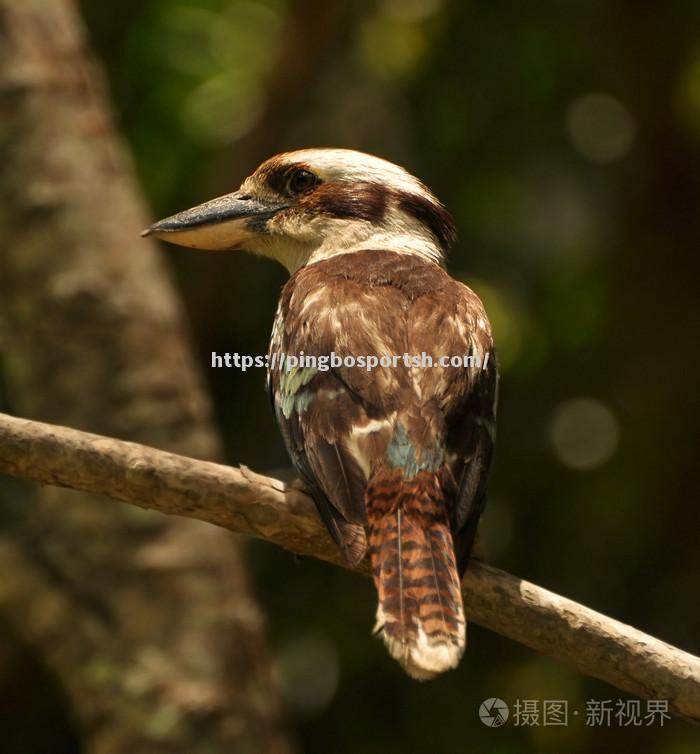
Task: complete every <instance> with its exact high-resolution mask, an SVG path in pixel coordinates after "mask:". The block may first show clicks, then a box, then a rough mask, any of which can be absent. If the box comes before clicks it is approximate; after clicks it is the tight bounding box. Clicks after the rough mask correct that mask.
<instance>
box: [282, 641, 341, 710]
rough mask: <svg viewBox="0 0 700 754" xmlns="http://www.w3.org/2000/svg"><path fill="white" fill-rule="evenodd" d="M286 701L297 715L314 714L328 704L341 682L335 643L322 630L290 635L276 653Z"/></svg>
mask: <svg viewBox="0 0 700 754" xmlns="http://www.w3.org/2000/svg"><path fill="white" fill-rule="evenodd" d="M277 664H278V667H279V670H280V675H281V680H282V692H283V695H284V697H285V701H286V702H287V705H288V706H289V708H290V709H292V710H293V711H294V712H295V713H296V714H297V715H298V716H299V717H304V718H308V717H313V716H314V715H317V714H319V713H320V712H321V711H322V710H323V709H324V708H325V707H327V706H328V704H330V702H331V700H332V699H333V696H334V695H335V692H336V690H337V689H338V683H339V682H340V661H339V659H338V650H337V649H336V647H335V645H334V644H333V643H332V642H331V641H330V640H329V639H328V638H327V637H326V636H323V635H322V634H311V633H310V634H306V635H304V636H300V637H297V638H295V639H292V640H291V641H290V642H289V643H288V644H287V645H286V646H285V647H284V648H283V650H282V651H281V652H280V654H279V655H278V657H277Z"/></svg>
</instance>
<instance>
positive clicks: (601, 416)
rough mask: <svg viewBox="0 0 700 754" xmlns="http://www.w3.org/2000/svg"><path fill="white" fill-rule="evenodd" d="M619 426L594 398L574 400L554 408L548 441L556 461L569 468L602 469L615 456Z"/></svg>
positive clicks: (606, 407) (607, 410)
mask: <svg viewBox="0 0 700 754" xmlns="http://www.w3.org/2000/svg"><path fill="white" fill-rule="evenodd" d="M619 435H620V430H619V424H618V421H617V419H616V417H615V415H614V414H613V412H612V411H611V410H610V409H609V408H608V406H606V405H605V404H604V403H603V402H602V401H599V400H596V399H595V398H574V399H572V400H569V401H565V402H564V403H561V404H560V405H559V406H557V408H556V411H555V412H554V416H553V418H552V421H551V424H550V439H551V443H552V448H553V450H554V453H555V455H556V456H557V458H558V459H559V460H560V461H561V463H563V464H564V465H565V466H568V467H569V468H571V469H577V470H579V471H584V470H588V469H595V468H598V467H599V466H602V465H603V464H604V463H606V462H607V461H609V460H610V458H612V456H613V455H614V453H615V451H616V449H617V445H618V442H619Z"/></svg>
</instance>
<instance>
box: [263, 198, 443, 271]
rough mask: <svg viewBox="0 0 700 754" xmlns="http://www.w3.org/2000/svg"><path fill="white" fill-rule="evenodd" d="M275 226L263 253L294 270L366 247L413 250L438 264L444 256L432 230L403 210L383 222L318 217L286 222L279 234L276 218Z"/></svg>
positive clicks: (370, 248) (369, 248)
mask: <svg viewBox="0 0 700 754" xmlns="http://www.w3.org/2000/svg"><path fill="white" fill-rule="evenodd" d="M290 226H291V227H290ZM271 230H272V233H273V236H272V238H271V239H270V242H269V245H268V247H267V248H266V249H265V250H264V251H263V252H262V253H263V254H265V256H271V257H273V258H275V259H277V261H279V262H281V263H282V264H283V265H284V266H285V267H286V268H287V269H288V270H289V273H290V274H293V273H294V272H296V270H298V269H299V268H300V267H303V266H305V265H307V264H313V263H314V262H320V261H322V260H324V259H330V258H331V257H334V256H337V255H338V254H351V253H353V252H362V251H390V252H396V253H399V254H413V255H416V256H419V257H422V258H423V259H428V260H429V261H431V262H435V263H437V264H440V263H441V261H442V259H443V253H442V250H441V248H440V246H439V245H438V243H437V242H436V240H435V238H434V237H433V236H432V234H431V233H430V231H429V230H428V229H427V228H426V227H425V226H424V225H423V224H422V223H420V222H418V221H417V220H415V219H413V218H412V217H409V216H408V215H406V214H405V213H403V212H399V211H395V212H392V213H390V214H389V216H388V217H387V218H386V219H385V220H384V222H383V223H382V224H381V225H376V224H374V223H371V222H368V221H366V220H355V219H347V220H345V219H338V218H329V217H317V218H313V219H312V220H308V219H305V220H304V222H303V223H298V224H297V223H296V222H293V221H292V222H289V223H285V227H280V228H279V229H278V230H279V233H280V234H279V235H277V234H275V228H274V220H273V222H272V224H271ZM282 234H283V235H282ZM275 235H276V238H275Z"/></svg>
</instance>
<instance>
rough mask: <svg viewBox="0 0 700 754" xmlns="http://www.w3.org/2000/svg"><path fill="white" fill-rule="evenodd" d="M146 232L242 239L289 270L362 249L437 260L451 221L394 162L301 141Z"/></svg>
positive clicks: (186, 238) (211, 242)
mask: <svg viewBox="0 0 700 754" xmlns="http://www.w3.org/2000/svg"><path fill="white" fill-rule="evenodd" d="M148 234H153V235H155V236H157V237H158V238H161V239H163V240H165V241H170V242H172V243H176V244H180V245H182V246H190V247H192V248H195V249H210V250H217V251H225V250H232V249H244V250H246V251H250V252H253V253H254V254H260V255H262V256H267V257H271V258H273V259H277V260H278V261H279V262H281V263H282V264H283V265H284V266H285V267H287V269H289V270H290V271H291V272H293V271H294V270H296V269H298V268H299V267H302V266H304V265H305V264H309V263H311V262H316V261H320V260H321V259H327V258H328V257H331V256H334V255H335V254H342V253H345V252H350V251H363V250H386V251H397V252H400V253H408V254H418V255H421V256H423V257H425V258H428V259H431V260H433V261H435V262H437V263H440V262H441V261H442V259H443V255H444V254H445V252H446V251H447V249H448V247H449V246H450V244H451V243H452V242H453V241H454V239H455V227H454V223H453V221H452V218H451V217H450V215H449V213H448V212H447V210H446V209H445V208H444V207H443V206H442V204H440V202H439V201H438V200H437V199H436V198H435V197H434V196H433V194H432V193H431V192H430V191H429V190H428V189H427V188H426V187H425V186H424V185H423V184H422V183H421V182H420V181H419V180H418V179H417V178H414V177H413V176H412V175H411V174H410V173H408V172H407V171H406V170H404V169H403V168H401V167H398V166H397V165H394V164H392V163H390V162H387V161H386V160H382V159H380V158H379V157H374V156H372V155H368V154H364V153H362V152H355V151H352V150H349V149H302V150H299V151H297V152H287V153H284V154H279V155H276V156H275V157H272V158H270V159H269V160H267V161H266V162H264V163H263V164H262V165H261V166H260V167H259V168H258V169H257V170H256V171H255V172H254V173H253V174H252V175H251V176H249V177H248V178H246V179H245V180H244V181H243V183H242V184H241V187H240V189H239V190H238V191H235V192H234V193H232V194H226V195H225V196H221V197H219V198H218V199H212V200H211V201H209V202H206V203H205V204H201V205H199V206H198V207H193V208H192V209H188V210H185V211H184V212H180V213H178V214H177V215H173V216H172V217H168V218H166V219H165V220H161V221H160V222H157V223H155V224H154V225H152V226H151V227H150V228H149V229H148V230H147V231H145V233H144V235H148Z"/></svg>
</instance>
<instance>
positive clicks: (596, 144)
mask: <svg viewBox="0 0 700 754" xmlns="http://www.w3.org/2000/svg"><path fill="white" fill-rule="evenodd" d="M566 127H567V131H568V133H569V137H570V138H571V141H572V143H573V145H574V146H575V147H576V149H577V150H578V151H579V152H580V154H581V155H583V157H585V158H586V159H588V160H590V161H591V162H597V163H602V164H604V163H609V162H615V161H616V160H620V159H622V158H623V157H625V156H626V155H627V154H628V153H629V151H630V149H631V148H632V145H633V143H634V137H635V130H636V127H635V122H634V117H633V116H632V113H631V112H630V111H629V109H628V108H627V107H625V105H623V104H622V102H620V101H619V100H618V99H616V98H615V97H611V96H610V95H609V94H586V95H584V96H583V97H579V98H578V99H576V100H574V102H573V103H572V104H571V105H570V107H569V110H568V112H567V116H566Z"/></svg>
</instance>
